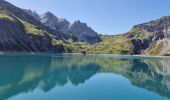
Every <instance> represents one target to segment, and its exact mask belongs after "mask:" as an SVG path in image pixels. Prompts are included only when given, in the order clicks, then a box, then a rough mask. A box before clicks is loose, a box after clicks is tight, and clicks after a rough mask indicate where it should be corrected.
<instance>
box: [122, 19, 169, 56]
mask: <svg viewBox="0 0 170 100" xmlns="http://www.w3.org/2000/svg"><path fill="white" fill-rule="evenodd" d="M124 36H126V37H127V38H130V39H132V43H133V45H134V50H133V51H134V52H133V53H134V54H141V53H142V52H143V51H144V53H147V54H154V55H168V54H169V51H170V48H169V45H170V44H169V43H170V42H169V41H170V16H165V17H162V18H160V19H157V20H153V21H150V22H148V23H143V24H139V25H136V26H134V27H133V28H132V30H131V31H129V32H128V33H126V34H124Z"/></svg>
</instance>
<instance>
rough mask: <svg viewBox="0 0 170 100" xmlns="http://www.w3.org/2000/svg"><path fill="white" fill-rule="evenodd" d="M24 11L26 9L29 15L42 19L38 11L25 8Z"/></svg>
mask: <svg viewBox="0 0 170 100" xmlns="http://www.w3.org/2000/svg"><path fill="white" fill-rule="evenodd" d="M23 11H25V12H26V13H28V14H29V15H31V16H32V17H34V18H35V19H36V20H40V19H41V18H40V16H39V15H38V13H37V12H36V11H32V10H27V9H23Z"/></svg>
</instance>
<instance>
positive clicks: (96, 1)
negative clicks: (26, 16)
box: [7, 0, 170, 35]
mask: <svg viewBox="0 0 170 100" xmlns="http://www.w3.org/2000/svg"><path fill="white" fill-rule="evenodd" d="M7 1H9V2H11V3H13V4H14V5H16V6H18V7H20V8H25V9H31V10H35V11H37V13H39V14H42V13H44V12H47V11H50V12H52V13H54V14H55V15H56V16H57V17H59V18H66V19H67V20H68V21H70V22H73V21H75V20H81V22H85V23H87V24H88V25H89V26H90V27H91V28H93V29H94V30H95V31H96V32H98V33H99V34H110V35H114V34H120V33H125V32H128V31H129V30H130V29H131V28H132V27H133V26H134V25H137V24H141V23H144V22H148V21H151V20H155V19H158V18H160V17H162V16H169V15H170V0H7Z"/></svg>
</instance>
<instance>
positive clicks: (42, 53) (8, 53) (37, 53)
mask: <svg viewBox="0 0 170 100" xmlns="http://www.w3.org/2000/svg"><path fill="white" fill-rule="evenodd" d="M16 54H18V55H25V54H28V55H82V56H98V57H112V58H170V56H159V55H158V56H151V55H117V54H86V55H83V54H82V53H48V52H0V55H16Z"/></svg>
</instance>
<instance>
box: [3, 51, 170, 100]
mask: <svg viewBox="0 0 170 100" xmlns="http://www.w3.org/2000/svg"><path fill="white" fill-rule="evenodd" d="M97 73H114V74H119V75H122V76H124V77H126V78H127V79H128V80H129V81H130V82H131V83H132V84H133V85H135V86H137V87H141V88H144V89H147V90H150V91H153V92H155V93H157V94H159V95H161V96H166V97H168V98H170V61H169V59H158V58H152V59H151V58H146V59H139V58H136V59H135V58H119V57H115V58H109V57H95V56H80V55H65V54H63V55H45V54H44V55H40V54H36V55H29V54H28V55H27V54H24V55H0V100H3V99H7V98H10V97H12V96H15V95H17V94H20V93H23V92H26V93H27V92H31V91H33V90H35V89H37V88H38V89H40V90H42V91H44V92H49V91H50V90H51V89H53V88H54V87H56V86H64V85H66V84H67V83H68V82H70V83H71V84H73V85H75V86H78V85H79V84H83V83H85V82H86V81H88V79H90V78H91V77H92V76H94V75H95V74H97Z"/></svg>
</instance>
